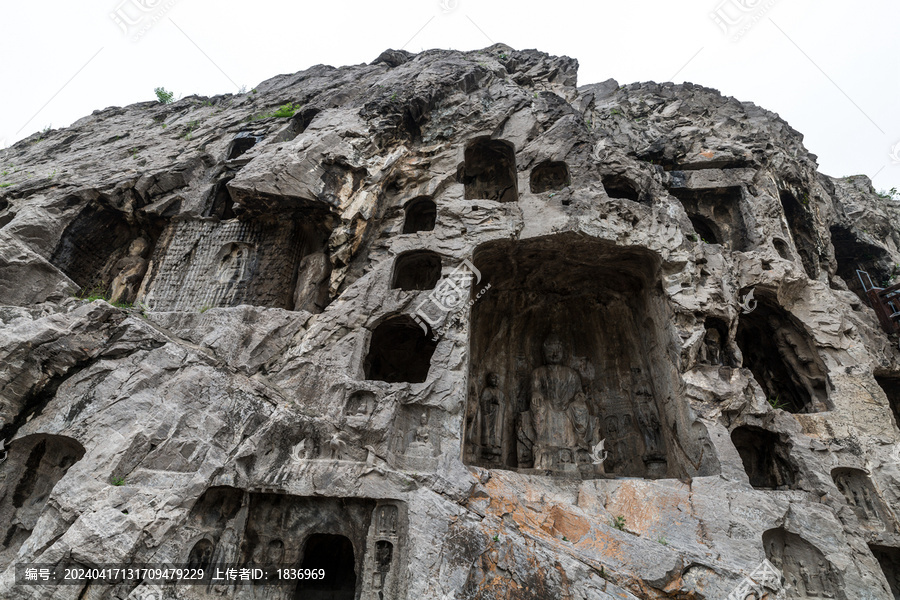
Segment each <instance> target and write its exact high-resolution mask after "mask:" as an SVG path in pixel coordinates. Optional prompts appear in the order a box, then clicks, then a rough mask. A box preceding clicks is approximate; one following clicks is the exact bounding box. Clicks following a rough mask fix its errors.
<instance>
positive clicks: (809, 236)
mask: <svg viewBox="0 0 900 600" xmlns="http://www.w3.org/2000/svg"><path fill="white" fill-rule="evenodd" d="M778 197H779V199H780V200H781V207H782V208H783V209H784V216H785V218H786V219H787V224H788V229H790V233H791V237H792V238H793V239H794V246H796V247H797V253H798V254H799V255H800V262H801V263H803V269H804V270H805V271H806V274H807V275H808V276H809V278H810V279H815V278H816V277H817V276H818V274H819V253H818V251H817V250H816V247H817V245H818V239H819V236H818V235H817V234H816V226H815V219H814V217H813V213H812V211H811V210H810V207H809V198H808V195H807V194H806V193H805V192H804V193H803V194H802V197H803V198H804V202H803V204H801V203H800V202H799V201H798V200H797V196H795V195H794V193H793V192H791V191H789V190H781V191H780V192H779V193H778Z"/></svg>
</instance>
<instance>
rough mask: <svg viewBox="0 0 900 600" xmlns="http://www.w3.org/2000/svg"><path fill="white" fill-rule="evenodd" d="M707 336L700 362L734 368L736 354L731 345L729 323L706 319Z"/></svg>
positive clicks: (704, 340) (704, 338)
mask: <svg viewBox="0 0 900 600" xmlns="http://www.w3.org/2000/svg"><path fill="white" fill-rule="evenodd" d="M703 327H704V329H706V334H705V335H704V336H703V345H702V346H701V347H700V353H699V354H700V355H699V361H700V362H701V363H702V364H707V365H713V366H726V367H731V366H734V354H733V352H732V348H731V344H730V343H729V335H728V329H729V328H728V323H727V322H726V321H725V320H724V319H720V318H719V317H712V316H710V317H706V319H705V320H704V322H703Z"/></svg>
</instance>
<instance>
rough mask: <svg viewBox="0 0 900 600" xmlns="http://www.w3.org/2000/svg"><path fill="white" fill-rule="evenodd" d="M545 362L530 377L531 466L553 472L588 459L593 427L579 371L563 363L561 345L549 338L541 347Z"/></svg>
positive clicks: (553, 337)
mask: <svg viewBox="0 0 900 600" xmlns="http://www.w3.org/2000/svg"><path fill="white" fill-rule="evenodd" d="M543 354H544V362H545V363H546V364H545V365H544V366H542V367H538V368H537V369H535V370H534V371H533V372H532V375H531V415H530V416H531V422H532V426H533V429H534V433H535V442H534V467H535V468H536V469H554V468H557V467H558V466H559V465H560V464H561V463H568V462H573V456H572V454H573V452H574V453H576V456H585V457H590V448H591V445H590V444H591V441H592V437H593V436H592V428H591V427H590V414H589V411H588V406H587V401H586V399H585V395H584V391H583V388H582V384H581V376H580V375H579V374H578V372H577V371H576V370H575V369H573V368H571V367H567V366H565V365H563V364H562V362H563V358H564V353H563V346H562V342H561V341H560V340H559V338H557V337H556V336H555V335H550V336H549V337H548V338H547V339H546V340H545V341H544V345H543Z"/></svg>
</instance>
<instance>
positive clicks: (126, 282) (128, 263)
mask: <svg viewBox="0 0 900 600" xmlns="http://www.w3.org/2000/svg"><path fill="white" fill-rule="evenodd" d="M149 249H150V243H149V242H148V241H147V240H145V239H144V238H138V239H136V240H134V241H133V242H131V245H130V246H128V254H127V255H126V256H125V257H123V258H121V259H119V261H118V262H117V263H116V264H115V266H114V267H113V270H114V271H115V272H116V273H117V275H116V277H115V279H113V282H112V285H111V286H110V298H109V301H110V302H127V303H132V302H134V300H135V298H136V297H137V293H138V289H140V287H141V281H143V279H144V275H145V274H146V273H147V259H146V258H144V255H145V254H146V253H147V250H149Z"/></svg>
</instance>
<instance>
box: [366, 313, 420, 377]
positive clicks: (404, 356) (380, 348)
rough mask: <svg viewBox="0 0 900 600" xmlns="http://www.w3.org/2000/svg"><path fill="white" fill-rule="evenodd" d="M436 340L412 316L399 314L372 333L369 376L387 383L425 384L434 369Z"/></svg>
mask: <svg viewBox="0 0 900 600" xmlns="http://www.w3.org/2000/svg"><path fill="white" fill-rule="evenodd" d="M436 347H437V342H435V341H433V340H432V339H431V332H430V331H424V330H423V329H422V327H421V326H420V325H419V324H418V323H416V322H415V321H414V320H413V319H412V318H411V317H409V316H406V315H397V316H394V317H390V318H388V319H387V320H385V321H384V322H382V323H381V324H380V325H378V327H376V328H375V330H374V331H373V332H372V339H371V340H370V342H369V352H368V354H367V355H366V359H365V363H364V369H365V372H366V379H371V380H376V381H386V382H388V383H400V382H408V383H422V382H423V381H425V379H426V378H427V377H428V369H429V368H431V356H432V355H433V354H434V349H435V348H436Z"/></svg>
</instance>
